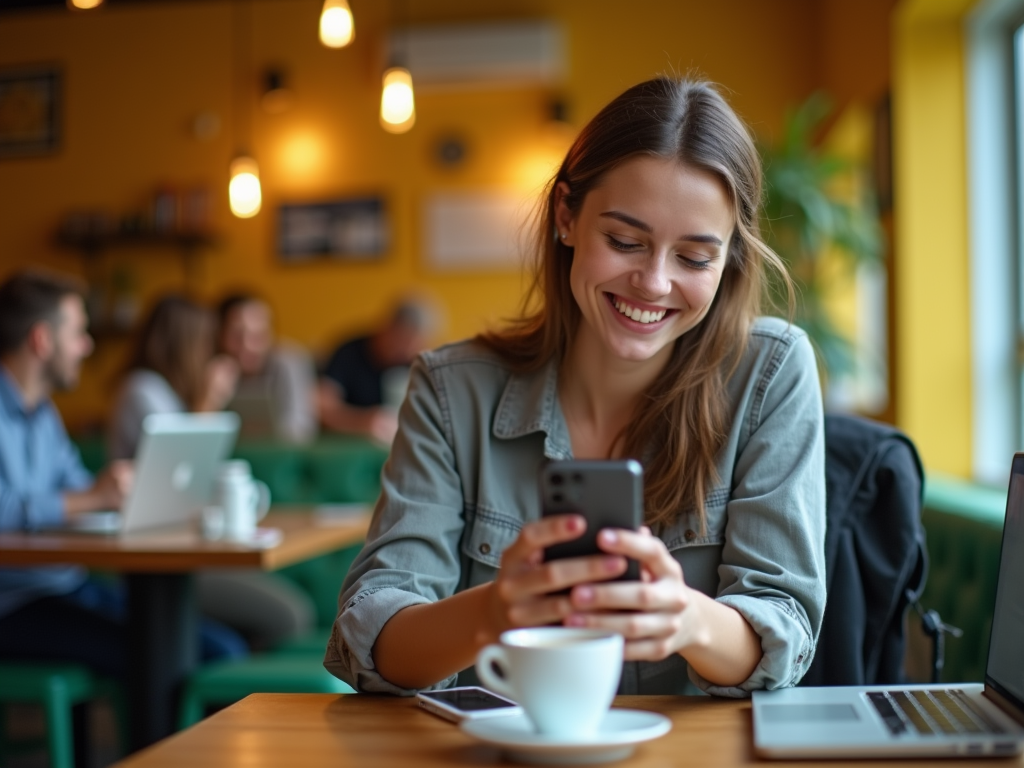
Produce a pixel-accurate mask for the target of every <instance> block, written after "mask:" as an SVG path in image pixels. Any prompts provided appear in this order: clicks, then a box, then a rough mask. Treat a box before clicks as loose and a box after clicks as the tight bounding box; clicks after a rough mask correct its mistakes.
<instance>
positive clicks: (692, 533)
mask: <svg viewBox="0 0 1024 768" xmlns="http://www.w3.org/2000/svg"><path fill="white" fill-rule="evenodd" d="M683 538H685V539H686V540H687V541H693V540H694V539H696V538H697V532H696V531H695V530H693V529H692V528H687V529H686V533H684V534H683Z"/></svg>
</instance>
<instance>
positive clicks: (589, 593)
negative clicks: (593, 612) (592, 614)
mask: <svg viewBox="0 0 1024 768" xmlns="http://www.w3.org/2000/svg"><path fill="white" fill-rule="evenodd" d="M573 596H574V597H575V598H576V601H577V602H579V603H589V602H590V601H591V600H593V599H594V590H593V588H592V587H576V589H575V590H574V591H573Z"/></svg>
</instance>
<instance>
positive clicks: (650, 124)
mask: <svg viewBox="0 0 1024 768" xmlns="http://www.w3.org/2000/svg"><path fill="white" fill-rule="evenodd" d="M641 154H645V155H651V156H655V157H662V158H672V159H675V160H677V161H679V162H680V163H683V164H685V165H687V166H689V167H692V168H696V169H700V170H703V171H706V172H709V173H711V174H713V175H714V176H715V177H716V178H717V179H718V180H719V181H720V182H721V183H722V185H723V187H724V188H725V190H726V191H727V193H728V195H729V198H730V200H731V202H732V205H733V208H734V213H735V219H736V227H735V230H734V232H733V235H732V238H731V240H730V242H729V245H728V254H727V256H726V260H725V267H724V270H723V273H722V280H721V283H720V285H719V288H718V293H717V294H716V296H715V299H714V301H713V302H712V306H711V309H710V310H709V311H708V313H707V315H706V316H705V317H704V319H703V320H702V321H701V322H700V324H698V325H697V326H696V327H695V328H693V329H692V330H691V331H689V332H687V333H686V334H684V335H683V336H682V337H680V338H679V339H677V340H676V342H675V347H674V349H673V353H672V357H671V359H670V360H669V362H668V364H667V365H666V366H665V368H664V370H663V371H662V372H661V373H660V374H659V376H658V378H657V379H656V380H655V381H654V382H653V384H652V385H651V386H650V387H649V388H648V390H647V391H646V392H645V393H644V401H643V404H642V405H641V406H640V408H639V409H638V413H637V414H636V418H634V419H633V420H632V421H631V422H630V424H629V426H628V427H627V428H626V430H625V433H624V435H623V436H622V437H623V439H622V442H621V444H622V445H623V454H624V455H625V456H630V457H634V458H637V459H639V460H641V461H643V462H644V464H645V468H644V470H645V489H644V496H645V499H644V502H645V506H646V510H647V511H646V521H647V522H648V523H649V524H652V525H655V526H662V525H664V524H667V523H670V522H673V521H675V520H677V519H678V518H679V517H680V516H681V515H683V514H686V513H687V512H691V511H692V512H694V513H696V514H697V515H698V517H699V520H700V523H701V527H702V528H703V526H704V522H705V510H704V499H705V497H706V495H707V494H708V493H709V492H710V490H711V489H712V487H713V486H714V485H715V483H716V482H718V480H719V478H717V476H716V472H715V460H716V457H717V455H718V452H719V451H720V450H721V448H722V446H723V444H724V442H725V439H726V436H727V433H728V420H729V417H730V414H729V413H728V401H727V396H726V392H725V383H726V380H727V379H728V377H729V376H730V375H731V373H732V372H733V371H734V370H735V368H736V366H737V365H738V364H739V361H740V359H741V358H742V356H743V352H744V350H745V348H746V343H747V337H748V333H749V329H750V325H751V323H752V322H753V320H754V318H755V317H756V316H757V315H759V314H760V313H761V311H762V302H763V301H764V294H765V287H766V286H765V281H766V274H765V267H766V266H767V267H769V268H770V269H772V270H774V271H775V272H776V273H777V274H778V277H779V279H780V280H781V281H782V282H783V284H784V285H785V287H786V289H787V292H788V294H789V304H790V306H792V301H793V289H792V284H791V282H790V279H789V276H788V274H787V273H786V268H785V266H784V264H783V263H782V262H781V261H780V259H779V257H778V256H777V255H776V254H775V253H774V252H772V250H771V249H770V248H768V246H766V245H765V244H764V242H763V241H762V240H761V237H760V227H759V223H758V220H759V211H760V206H761V194H762V172H761V159H760V156H759V155H758V153H757V149H756V148H755V146H754V142H753V140H752V139H751V137H750V134H749V132H748V131H747V128H746V127H745V126H744V124H743V123H742V121H741V120H740V119H739V118H738V117H737V116H736V114H735V113H734V112H733V111H732V109H731V108H730V107H729V105H728V104H726V102H725V100H724V99H723V98H722V97H721V96H720V95H719V94H718V92H717V91H716V90H715V89H714V88H713V87H712V86H711V85H710V84H709V83H705V82H698V81H692V80H677V79H673V78H668V77H659V78H656V79H654V80H649V81H647V82H644V83H640V84H639V85H636V86H633V87H632V88H630V89H629V90H627V91H626V92H625V93H623V94H622V95H621V96H619V97H618V98H616V99H615V100H614V101H612V102H611V103H610V104H608V106H606V107H605V108H604V109H603V110H601V112H600V113H598V115H597V116H596V117H595V118H594V119H593V120H591V121H590V123H589V124H587V126H586V127H585V128H584V129H583V130H582V131H581V132H580V135H579V136H578V137H577V138H576V141H575V142H574V143H573V145H572V147H571V148H570V149H569V152H568V154H567V155H566V157H565V160H564V161H563V162H562V165H561V167H560V168H559V169H558V173H557V174H556V175H555V177H554V178H553V179H551V181H550V182H549V184H548V186H547V190H546V195H545V199H544V207H543V208H542V209H540V210H539V211H538V222H537V233H536V243H535V259H536V261H535V264H534V271H533V280H532V283H531V285H530V288H529V291H528V292H527V295H526V297H525V299H524V304H523V312H522V315H521V316H520V317H519V318H518V319H516V320H514V321H513V322H512V323H511V324H510V325H509V327H507V328H506V329H503V330H501V331H496V332H490V333H485V334H482V335H481V337H480V338H481V340H482V341H483V342H484V343H485V344H487V345H488V346H490V347H491V348H493V349H494V350H496V351H497V352H498V353H499V354H501V355H502V357H503V358H505V359H506V360H507V361H508V363H509V364H510V365H511V366H512V367H513V369H515V370H517V371H520V372H527V371H531V370H537V369H538V368H540V367H542V366H543V365H545V364H546V363H547V362H548V361H549V360H551V359H552V358H555V359H557V360H559V361H561V360H562V359H564V357H565V354H566V352H567V350H568V348H569V346H570V344H571V343H572V340H573V338H574V336H575V333H576V329H577V327H578V325H579V322H580V318H581V314H580V309H579V307H578V306H577V304H576V301H575V299H574V298H573V295H572V291H571V289H570V286H569V272H570V269H571V267H572V259H573V249H572V248H571V247H569V246H566V245H565V244H563V243H561V242H560V241H559V240H558V238H557V237H556V235H555V201H556V198H555V187H556V185H557V184H559V183H560V182H565V183H566V184H567V185H568V187H569V193H568V194H566V195H565V197H564V198H563V199H564V200H565V203H566V205H567V206H568V207H569V209H570V211H572V213H573V214H574V215H575V214H576V213H578V212H579V209H580V207H581V206H582V204H583V200H584V198H586V196H587V194H588V193H589V192H590V190H591V189H593V188H594V187H595V186H596V185H597V184H599V183H600V182H601V179H602V178H603V177H604V175H605V174H606V173H607V172H608V171H610V170H611V169H612V168H614V167H616V166H617V165H618V164H619V163H621V162H623V161H624V160H626V159H627V158H630V157H635V156H637V155H641Z"/></svg>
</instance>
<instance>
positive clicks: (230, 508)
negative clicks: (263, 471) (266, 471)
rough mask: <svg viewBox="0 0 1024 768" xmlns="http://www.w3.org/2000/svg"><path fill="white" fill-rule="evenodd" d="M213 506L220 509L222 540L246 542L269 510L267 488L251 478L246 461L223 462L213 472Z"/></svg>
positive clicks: (264, 484)
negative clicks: (215, 481)
mask: <svg viewBox="0 0 1024 768" xmlns="http://www.w3.org/2000/svg"><path fill="white" fill-rule="evenodd" d="M214 503H215V504H216V506H219V507H220V508H221V509H222V510H223V514H224V538H226V539H232V540H234V541H249V540H251V539H252V538H253V537H254V536H255V535H256V523H257V522H259V521H260V520H262V519H263V516H264V515H266V514H267V510H269V509H270V489H269V488H267V484H266V483H264V482H262V481H261V480H257V479H255V478H254V477H253V476H252V468H251V467H250V466H249V462H247V461H244V460H242V459H234V460H232V461H225V462H224V463H223V464H222V465H221V467H220V471H219V472H218V473H217V485H216V490H215V494H214Z"/></svg>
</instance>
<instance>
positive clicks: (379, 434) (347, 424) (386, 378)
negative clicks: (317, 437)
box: [317, 299, 437, 445]
mask: <svg viewBox="0 0 1024 768" xmlns="http://www.w3.org/2000/svg"><path fill="white" fill-rule="evenodd" d="M436 324H437V313H436V310H435V309H434V308H433V307H432V306H431V305H430V304H429V303H428V302H426V301H425V300H423V299H405V300H403V301H401V302H400V303H399V304H398V305H397V306H396V307H395V309H394V310H393V311H392V313H391V316H390V317H389V319H388V322H387V323H386V324H385V325H384V326H383V327H381V328H380V329H379V330H377V331H375V332H374V333H372V334H369V335H363V336H357V337H356V338H353V339H351V340H349V341H346V342H344V343H343V344H342V345H341V346H339V347H338V348H337V349H336V350H335V351H334V354H332V355H331V357H330V359H329V360H328V362H327V365H326V366H325V367H324V370H323V373H322V375H321V377H320V383H319V386H318V389H317V401H318V408H319V411H320V422H321V424H322V425H323V426H324V428H325V429H327V430H331V431H333V432H341V433H343V434H355V435H363V436H365V437H369V438H371V439H373V440H376V441H378V442H381V443H384V444H388V445H390V443H391V441H392V440H393V439H394V437H395V432H396V431H397V429H398V421H397V417H396V411H397V409H398V406H399V405H400V404H401V401H402V400H403V399H404V397H405V387H406V384H407V383H408V380H409V365H410V364H411V363H412V360H413V358H414V357H416V355H417V354H419V353H420V352H421V351H422V350H423V349H425V348H426V346H427V340H428V339H429V337H430V335H431V333H432V332H433V330H434V327H435V325H436Z"/></svg>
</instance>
